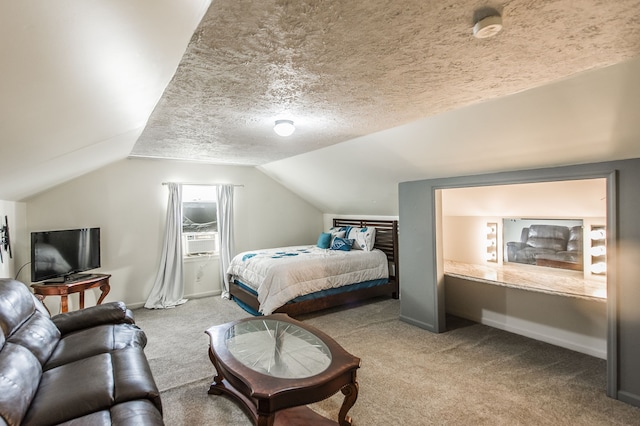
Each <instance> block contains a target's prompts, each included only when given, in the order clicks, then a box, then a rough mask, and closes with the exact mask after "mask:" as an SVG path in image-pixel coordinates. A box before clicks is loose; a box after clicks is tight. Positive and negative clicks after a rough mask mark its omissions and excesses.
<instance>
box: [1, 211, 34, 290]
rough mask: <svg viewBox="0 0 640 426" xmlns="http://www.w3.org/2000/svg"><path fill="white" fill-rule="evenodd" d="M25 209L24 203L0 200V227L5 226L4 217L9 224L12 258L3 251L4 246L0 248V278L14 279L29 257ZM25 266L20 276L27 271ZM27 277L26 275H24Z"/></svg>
mask: <svg viewBox="0 0 640 426" xmlns="http://www.w3.org/2000/svg"><path fill="white" fill-rule="evenodd" d="M26 212H27V208H26V204H25V203H19V202H14V201H2V200H0V227H2V226H4V225H5V216H6V218H7V221H8V224H9V240H10V242H11V253H12V257H9V252H8V250H7V251H5V250H4V245H3V246H1V247H0V250H2V259H3V262H2V263H0V278H14V277H15V275H16V274H17V273H18V271H19V270H20V267H21V266H23V265H24V263H26V262H28V260H27V261H23V259H25V258H28V257H29V244H30V241H28V240H27V233H26V227H27V214H26ZM28 266H29V265H26V266H25V267H24V269H23V272H21V274H20V276H21V277H23V276H25V275H23V274H25V272H24V270H27V271H28ZM26 276H28V274H27V275H26Z"/></svg>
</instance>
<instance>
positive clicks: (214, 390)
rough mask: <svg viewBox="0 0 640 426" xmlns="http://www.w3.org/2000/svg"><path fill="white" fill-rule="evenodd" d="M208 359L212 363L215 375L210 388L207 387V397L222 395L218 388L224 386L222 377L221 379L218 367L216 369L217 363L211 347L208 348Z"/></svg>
mask: <svg viewBox="0 0 640 426" xmlns="http://www.w3.org/2000/svg"><path fill="white" fill-rule="evenodd" d="M209 359H210V360H211V362H212V363H213V367H214V368H215V369H216V375H215V376H214V377H213V382H212V383H211V386H209V395H222V390H220V388H221V387H222V388H224V384H223V383H222V381H223V380H224V377H222V373H220V367H218V361H217V360H216V357H215V356H214V355H213V351H212V350H211V347H209Z"/></svg>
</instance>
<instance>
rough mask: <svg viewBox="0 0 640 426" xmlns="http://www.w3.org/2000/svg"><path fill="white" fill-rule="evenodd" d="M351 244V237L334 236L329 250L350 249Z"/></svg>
mask: <svg viewBox="0 0 640 426" xmlns="http://www.w3.org/2000/svg"><path fill="white" fill-rule="evenodd" d="M352 245H353V240H352V239H348V238H340V237H336V238H334V239H333V243H332V244H331V250H342V251H350V250H351V246H352Z"/></svg>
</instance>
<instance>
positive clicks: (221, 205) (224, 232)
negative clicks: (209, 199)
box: [216, 185, 235, 299]
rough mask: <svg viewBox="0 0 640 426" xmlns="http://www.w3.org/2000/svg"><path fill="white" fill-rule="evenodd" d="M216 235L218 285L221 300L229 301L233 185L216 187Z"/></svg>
mask: <svg viewBox="0 0 640 426" xmlns="http://www.w3.org/2000/svg"><path fill="white" fill-rule="evenodd" d="M216 194H217V198H218V199H217V207H218V235H219V236H220V283H221V284H222V298H223V299H229V297H230V295H229V277H227V269H229V264H230V263H231V258H232V257H233V255H234V253H235V247H234V236H233V185H218V188H217V190H216Z"/></svg>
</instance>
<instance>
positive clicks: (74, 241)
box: [31, 228, 100, 282]
mask: <svg viewBox="0 0 640 426" xmlns="http://www.w3.org/2000/svg"><path fill="white" fill-rule="evenodd" d="M99 267H100V228H82V229H67V230H60V231H41V232H32V233H31V281H32V282H38V281H44V280H51V281H55V282H64V281H72V280H76V279H80V278H82V277H84V276H83V275H80V276H78V275H77V274H79V273H80V272H85V271H89V270H91V269H96V268H99Z"/></svg>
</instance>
